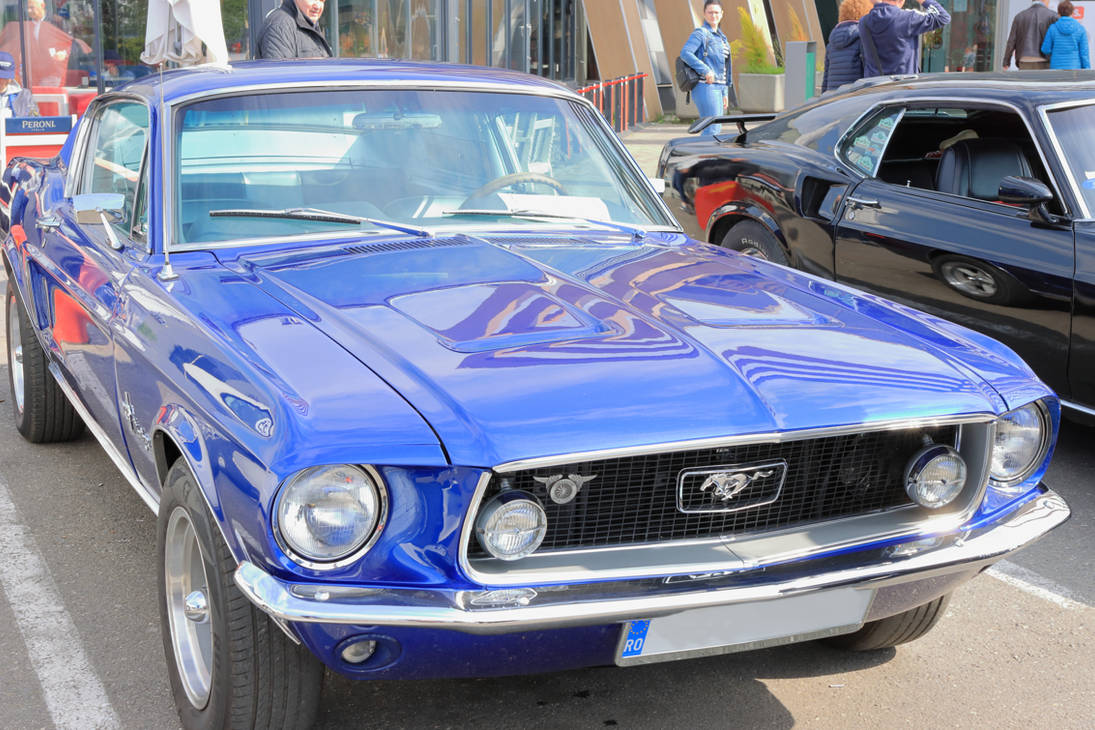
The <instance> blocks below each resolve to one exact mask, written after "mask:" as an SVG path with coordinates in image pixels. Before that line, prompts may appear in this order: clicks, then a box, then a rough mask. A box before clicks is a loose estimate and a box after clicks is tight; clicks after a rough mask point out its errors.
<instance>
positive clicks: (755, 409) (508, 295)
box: [225, 234, 1030, 466]
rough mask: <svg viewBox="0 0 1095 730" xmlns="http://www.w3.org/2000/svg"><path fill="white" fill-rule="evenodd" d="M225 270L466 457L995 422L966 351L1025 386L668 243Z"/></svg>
mask: <svg viewBox="0 0 1095 730" xmlns="http://www.w3.org/2000/svg"><path fill="white" fill-rule="evenodd" d="M225 263H226V265H228V266H229V267H230V268H234V269H242V270H245V271H247V272H248V274H249V277H248V278H249V279H250V280H251V281H253V282H255V283H256V285H257V286H260V287H262V288H263V289H265V290H266V291H267V292H268V293H269V294H270V295H271V296H274V297H275V298H277V299H279V300H280V301H282V302H283V304H285V305H286V306H288V307H290V308H291V309H293V310H295V311H296V312H297V313H298V314H300V315H301V316H302V317H303V318H305V319H306V320H308V321H310V322H312V323H313V324H314V325H315V326H316V327H317V328H319V329H320V330H321V331H323V332H325V333H326V334H327V335H328V336H329V337H331V338H332V339H333V340H335V341H336V342H338V343H340V344H341V345H342V346H343V347H344V348H345V349H346V350H347V351H348V352H350V353H351V354H353V355H354V356H355V357H357V358H358V359H359V360H360V361H361V362H362V363H364V364H365V365H367V366H368V367H369V368H370V369H372V370H373V371H374V372H375V373H376V374H377V375H379V376H380V377H381V378H383V379H384V380H385V381H387V382H388V384H389V385H390V386H391V387H393V388H394V389H395V390H396V391H398V392H399V393H400V394H402V396H403V397H404V398H406V399H407V401H408V402H409V403H410V404H411V405H412V406H414V408H416V409H417V410H418V411H419V412H420V413H421V414H422V415H423V416H424V417H425V418H426V419H427V420H428V421H429V422H430V424H431V425H432V426H433V428H434V429H435V430H436V431H437V433H438V435H439V436H440V438H441V440H442V443H443V444H444V447H445V449H446V450H447V451H448V453H449V457H450V459H452V461H453V462H454V463H458V464H464V465H482V466H488V465H496V464H499V463H504V462H508V461H512V460H517V459H524V458H532V457H537V456H546V455H554V454H565V453H572V452H579V451H589V450H592V449H605V448H614V447H627V446H637V445H645V444H654V443H666V442H672V441H679V440H688V439H697V438H709V437H721V436H727V435H732V434H743V433H763V432H770V431H776V430H786V429H802V428H815V427H824V426H833V425H842V424H852V423H860V422H869V421H887V420H892V419H901V418H914V417H929V416H936V415H942V414H953V413H985V412H989V411H999V410H1001V409H1002V407H1003V406H1002V402H1001V399H1000V397H999V395H998V394H997V393H996V391H995V390H993V388H991V387H989V386H988V385H987V383H986V382H985V381H984V380H983V379H982V378H980V377H979V376H977V375H975V374H974V370H973V369H972V368H971V367H970V365H969V364H968V362H969V360H970V357H969V355H970V353H971V352H972V353H975V355H976V356H975V357H974V358H973V359H975V360H977V359H979V361H978V362H976V363H975V365H976V366H977V368H978V369H982V368H985V367H989V368H990V369H994V370H995V371H996V372H998V373H1005V374H1006V375H1010V376H1011V377H1014V378H1020V379H1030V375H1029V371H1025V370H1023V369H1022V367H1020V366H1016V365H1014V364H1012V363H1010V362H1009V361H1008V360H1007V359H1006V358H1003V357H1000V356H996V355H993V354H992V353H989V352H986V351H984V350H983V349H979V348H975V347H973V346H971V345H970V343H969V342H962V341H960V340H958V339H955V338H953V337H949V336H947V335H945V334H944V333H942V332H941V331H938V330H931V329H930V328H925V327H923V326H922V324H923V323H918V322H917V321H916V320H915V319H914V318H910V317H907V316H905V315H903V314H900V313H898V312H897V311H895V310H894V309H892V308H889V307H887V306H886V304H885V302H882V301H881V300H878V299H875V298H859V297H857V296H854V295H852V294H851V293H849V291H848V290H846V289H844V288H842V287H839V286H836V285H833V284H831V283H827V282H821V281H819V280H814V279H812V278H810V277H807V276H803V275H801V274H798V273H796V272H793V271H791V270H789V269H785V268H783V267H778V266H775V265H772V264H769V263H767V262H763V261H759V260H757V259H753V258H748V257H745V256H741V255H738V254H734V253H730V252H726V251H723V250H720V249H716V248H713V247H710V246H707V245H702V244H694V243H688V242H687V239H684V237H683V236H679V235H678V234H654V235H652V236H648V237H647V238H646V239H643V240H642V241H638V242H636V241H632V240H631V238H630V236H618V235H614V234H605V235H603V236H598V235H589V234H583V235H568V236H566V237H565V240H563V237H561V236H555V237H554V238H552V237H545V236H532V235H528V236H506V237H492V238H490V239H489V240H488V239H486V238H482V237H479V238H473V237H468V236H455V237H452V238H447V239H446V238H441V239H423V240H406V239H403V240H392V241H386V242H379V243H376V242H370V243H367V244H361V245H353V244H347V245H342V246H338V247H334V248H324V249H323V250H321V251H317V250H315V249H313V250H309V251H307V252H303V253H302V252H300V251H297V252H296V253H294V254H284V253H283V254H278V253H262V254H255V253H250V254H244V255H241V256H240V258H238V259H236V260H233V261H226V262H225ZM885 320H888V321H885ZM918 329H919V330H920V331H921V332H920V334H917V333H916V332H915V330H918ZM922 335H926V336H927V337H929V338H933V339H925V338H924V337H923V336H922ZM302 356H303V357H307V353H302ZM367 409H368V404H362V410H363V412H367Z"/></svg>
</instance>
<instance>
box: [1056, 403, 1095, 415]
mask: <svg viewBox="0 0 1095 730" xmlns="http://www.w3.org/2000/svg"><path fill="white" fill-rule="evenodd" d="M1061 406H1063V407H1064V408H1071V409H1072V410H1074V411H1079V412H1080V413H1085V414H1087V415H1089V416H1095V408H1089V407H1088V406H1082V405H1080V404H1079V403H1073V402H1072V401H1067V400H1061Z"/></svg>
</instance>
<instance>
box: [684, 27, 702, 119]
mask: <svg viewBox="0 0 1095 730" xmlns="http://www.w3.org/2000/svg"><path fill="white" fill-rule="evenodd" d="M703 55H704V56H706V55H707V33H706V32H705V33H704V34H703ZM702 80H703V76H701V75H700V74H698V73H696V69H694V68H692V67H691V66H689V65H688V64H687V63H685V60H684V59H683V58H681V57H680V54H678V55H677V87H678V88H679V89H680V90H681V91H683V92H684V93H685V97H684V98H685V101H686V102H687V101H688V100H689V99H690V97H691V95H692V94H691V92H692V89H694V88H696V85H697V84H699V83H700V81H702Z"/></svg>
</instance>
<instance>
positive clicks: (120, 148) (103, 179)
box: [80, 101, 148, 234]
mask: <svg viewBox="0 0 1095 730" xmlns="http://www.w3.org/2000/svg"><path fill="white" fill-rule="evenodd" d="M147 139H148V108H147V107H146V106H145V105H144V104H141V103H139V102H135V101H119V102H116V103H114V104H110V105H109V106H107V107H106V108H104V109H102V111H101V112H100V113H99V115H98V117H97V118H96V120H95V127H94V129H93V131H92V138H91V144H90V146H89V147H88V157H87V162H86V163H85V164H84V168H83V169H84V179H83V184H82V185H81V188H80V192H82V193H121V194H122V195H124V196H125V212H124V216H123V219H122V220H119V221H116V223H115V225H116V226H117V227H118V229H119V230H121V231H123V232H124V233H126V234H128V233H129V230H130V228H131V226H132V223H133V209H134V202H135V201H134V198H135V197H136V194H137V183H138V181H139V180H140V175H141V161H142V160H143V159H144V154H145V143H146V141H147Z"/></svg>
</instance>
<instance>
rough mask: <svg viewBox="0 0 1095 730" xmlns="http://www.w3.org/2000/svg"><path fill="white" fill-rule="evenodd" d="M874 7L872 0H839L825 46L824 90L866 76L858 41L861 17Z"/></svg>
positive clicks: (822, 83)
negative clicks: (835, 19)
mask: <svg viewBox="0 0 1095 730" xmlns="http://www.w3.org/2000/svg"><path fill="white" fill-rule="evenodd" d="M870 10H871V0H844V2H842V3H840V10H839V13H838V15H837V20H838V21H839V22H838V23H837V24H836V27H835V28H833V32H832V33H830V34H829V45H828V46H826V48H825V75H824V76H822V77H821V90H822V91H828V90H829V89H835V88H836V87H838V86H843V85H844V84H850V83H852V82H853V81H858V80H859V79H861V78H863V49H862V47H861V46H860V42H859V19H860V18H862V17H863V16H864V15H866V14H867V13H869V12H870Z"/></svg>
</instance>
